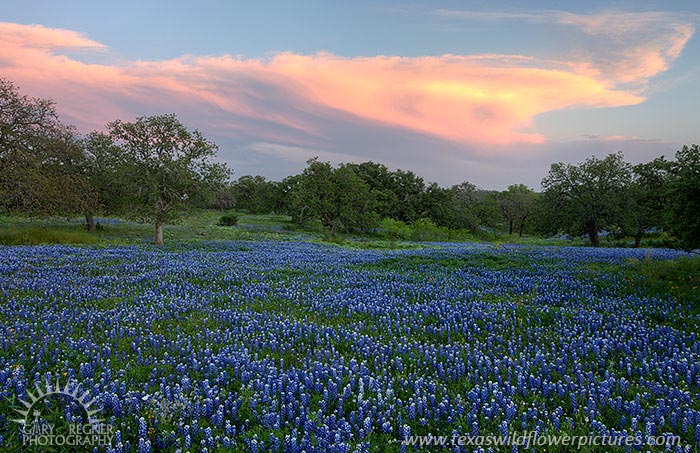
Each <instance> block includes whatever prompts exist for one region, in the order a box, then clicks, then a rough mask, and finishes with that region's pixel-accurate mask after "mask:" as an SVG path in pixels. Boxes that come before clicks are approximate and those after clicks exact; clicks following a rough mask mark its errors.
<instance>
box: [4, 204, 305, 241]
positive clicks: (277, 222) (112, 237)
mask: <svg viewBox="0 0 700 453" xmlns="http://www.w3.org/2000/svg"><path fill="white" fill-rule="evenodd" d="M222 215H223V213H221V212H219V211H214V210H196V211H192V212H189V213H188V214H187V215H186V216H185V217H183V218H182V219H181V220H180V221H179V222H176V223H173V224H169V225H166V226H165V228H164V239H165V242H166V244H167V243H168V242H172V241H199V240H282V241H284V240H291V239H299V238H300V237H301V233H299V232H295V231H292V227H291V218H290V217H288V216H281V215H252V214H237V215H238V217H239V224H238V225H236V226H231V227H223V226H219V225H217V223H218V221H219V219H220V218H221V216H222ZM115 220H117V219H115ZM98 223H99V220H98ZM154 235H155V228H154V226H153V225H150V224H145V223H138V222H128V221H119V222H104V224H102V225H100V228H99V229H98V231H95V232H93V233H89V232H87V231H86V229H85V224H84V221H83V219H79V218H75V219H65V218H50V219H35V218H23V217H16V216H0V245H36V244H95V243H99V244H148V243H152V242H153V239H154Z"/></svg>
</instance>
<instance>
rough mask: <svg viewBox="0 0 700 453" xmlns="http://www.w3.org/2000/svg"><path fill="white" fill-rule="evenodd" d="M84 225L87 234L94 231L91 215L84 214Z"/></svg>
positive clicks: (93, 220) (93, 221)
mask: <svg viewBox="0 0 700 453" xmlns="http://www.w3.org/2000/svg"><path fill="white" fill-rule="evenodd" d="M85 224H86V225H87V230H88V231H89V232H91V233H92V232H93V231H95V219H94V218H93V217H92V214H85Z"/></svg>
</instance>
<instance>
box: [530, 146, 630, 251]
mask: <svg viewBox="0 0 700 453" xmlns="http://www.w3.org/2000/svg"><path fill="white" fill-rule="evenodd" d="M630 178H631V169H630V165H629V164H628V163H626V162H625V161H624V160H623V156H622V154H621V153H617V154H610V155H608V156H607V157H605V158H604V159H598V158H596V157H590V158H588V159H586V161H584V162H583V163H581V164H579V165H571V164H565V163H561V162H559V163H556V164H552V166H551V169H550V170H549V174H548V175H547V177H546V178H544V179H543V180H542V187H543V188H544V197H543V202H544V203H545V207H546V208H545V210H546V212H547V215H549V216H551V218H552V219H551V223H550V226H551V227H553V228H557V230H563V231H564V232H566V233H569V234H572V235H581V234H584V233H585V234H587V235H588V237H589V238H590V241H591V245H593V246H594V247H598V246H599V245H600V239H599V233H600V231H601V230H603V229H606V228H607V229H611V228H614V227H616V226H617V225H620V223H621V222H622V221H623V216H624V212H625V210H626V208H627V206H628V203H627V202H628V200H627V189H628V187H629V184H630ZM552 232H556V231H552Z"/></svg>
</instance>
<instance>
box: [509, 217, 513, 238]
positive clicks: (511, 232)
mask: <svg viewBox="0 0 700 453" xmlns="http://www.w3.org/2000/svg"><path fill="white" fill-rule="evenodd" d="M512 234H513V219H510V222H508V235H512Z"/></svg>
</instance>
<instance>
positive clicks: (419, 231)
mask: <svg viewBox="0 0 700 453" xmlns="http://www.w3.org/2000/svg"><path fill="white" fill-rule="evenodd" d="M412 227H413V233H412V235H411V239H413V240H414V241H419V242H435V241H445V240H448V237H447V236H448V235H447V234H446V231H445V230H446V229H443V228H440V227H439V226H437V225H435V222H433V221H432V220H430V219H428V218H421V219H418V220H416V221H415V222H413V225H412Z"/></svg>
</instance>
